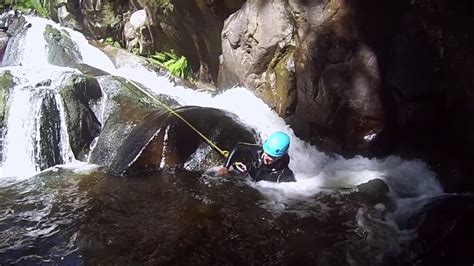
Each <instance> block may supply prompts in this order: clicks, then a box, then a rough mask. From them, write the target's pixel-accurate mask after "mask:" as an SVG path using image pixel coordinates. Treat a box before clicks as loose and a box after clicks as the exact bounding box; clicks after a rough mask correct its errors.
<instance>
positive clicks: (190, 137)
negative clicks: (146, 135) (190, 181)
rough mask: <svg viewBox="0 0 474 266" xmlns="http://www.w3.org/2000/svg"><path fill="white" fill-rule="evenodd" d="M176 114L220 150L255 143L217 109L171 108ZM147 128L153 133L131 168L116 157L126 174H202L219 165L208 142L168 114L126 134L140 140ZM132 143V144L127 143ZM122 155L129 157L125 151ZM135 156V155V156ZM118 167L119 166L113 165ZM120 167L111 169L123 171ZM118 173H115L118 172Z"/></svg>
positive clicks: (249, 133) (220, 159)
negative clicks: (172, 171) (181, 170)
mask: <svg viewBox="0 0 474 266" xmlns="http://www.w3.org/2000/svg"><path fill="white" fill-rule="evenodd" d="M175 111H176V112H177V113H179V115H181V116H182V117H183V118H185V119H186V121H188V122H189V123H190V124H191V125H193V126H194V127H195V128H197V129H198V130H199V132H201V133H202V134H203V135H204V136H206V137H207V138H209V139H210V140H211V141H212V142H213V143H214V144H215V145H217V146H218V147H220V148H221V149H225V150H228V151H231V150H232V148H233V147H234V145H235V144H236V143H237V142H239V141H243V142H248V143H256V141H257V140H256V138H255V133H254V132H253V131H252V130H250V129H248V128H246V127H245V126H244V125H242V124H240V123H239V122H237V121H236V120H235V117H233V116H232V115H230V114H228V113H226V112H224V111H222V110H218V109H213V108H202V107H180V108H177V109H175ZM147 128H148V129H149V128H154V130H155V131H150V133H152V134H154V135H153V137H152V139H151V140H150V141H149V143H147V144H146V147H143V152H142V153H141V154H140V157H139V158H133V160H136V161H135V162H134V163H133V164H132V165H131V164H130V163H128V164H127V163H124V162H123V159H124V157H123V158H120V160H122V162H121V163H120V164H121V165H124V166H127V167H128V166H129V165H131V167H130V169H128V170H127V172H128V173H134V172H143V171H156V170H163V169H165V170H166V169H177V168H185V169H186V170H190V171H204V170H207V169H209V168H210V167H212V166H216V165H222V164H223V163H224V158H223V157H222V156H221V154H219V152H218V151H217V150H214V149H213V147H211V146H210V144H209V143H207V142H206V141H204V140H203V138H202V137H201V136H199V135H198V133H196V132H195V131H193V129H191V128H190V127H189V125H187V124H185V123H184V122H183V121H182V120H180V119H179V118H178V117H176V116H174V115H170V114H169V113H168V112H167V113H166V114H165V116H164V115H163V113H157V114H154V115H153V116H150V118H147V119H146V121H144V123H142V124H141V125H139V126H138V127H137V128H136V129H138V130H137V131H135V130H134V132H132V134H131V135H130V136H131V137H133V139H137V138H141V137H140V135H142V134H141V133H140V132H143V131H144V130H146V129H147ZM128 142H130V143H135V141H130V140H128ZM125 150H126V152H125V151H124V152H123V154H130V152H129V151H128V150H130V148H128V149H125ZM137 155H138V154H137ZM117 165H119V164H117ZM123 168H124V167H122V168H120V167H115V168H114V169H119V170H120V171H123V170H121V169H123ZM120 171H119V172H120Z"/></svg>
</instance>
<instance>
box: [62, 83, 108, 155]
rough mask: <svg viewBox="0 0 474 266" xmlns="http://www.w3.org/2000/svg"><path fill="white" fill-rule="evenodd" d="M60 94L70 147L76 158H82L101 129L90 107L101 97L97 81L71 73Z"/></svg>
mask: <svg viewBox="0 0 474 266" xmlns="http://www.w3.org/2000/svg"><path fill="white" fill-rule="evenodd" d="M60 94H61V97H62V99H63V103H64V107H65V109H66V123H67V128H68V133H69V143H70V145H71V149H72V151H73V153H74V155H75V157H76V158H77V159H79V160H81V159H84V158H85V155H86V154H88V152H89V147H90V144H91V143H92V141H93V140H94V138H96V137H97V136H98V135H99V133H100V129H101V124H100V122H99V120H98V118H97V116H96V114H95V113H94V111H93V110H92V108H91V104H93V103H95V102H97V101H99V100H100V99H101V97H102V92H101V89H100V86H99V83H98V82H97V80H96V79H94V78H91V77H87V76H83V75H77V74H73V75H71V76H69V77H68V78H66V79H65V80H64V82H63V83H62V85H61V88H60Z"/></svg>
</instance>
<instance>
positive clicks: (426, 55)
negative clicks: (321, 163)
mask: <svg viewBox="0 0 474 266" xmlns="http://www.w3.org/2000/svg"><path fill="white" fill-rule="evenodd" d="M472 17H473V16H472V4H471V3H470V2H469V1H458V2H456V3H451V2H449V1H441V0H440V1H394V0H393V1H389V2H388V3H387V2H384V3H381V2H378V1H375V0H373V1H363V2H361V1H353V0H318V1H303V0H287V1H274V2H269V1H263V0H249V1H247V4H246V5H244V7H243V8H242V9H241V10H239V11H238V12H237V13H235V14H233V15H232V16H230V17H229V18H228V19H227V20H226V22H225V26H224V29H223V32H222V51H223V55H222V65H221V70H220V76H219V77H220V82H221V83H220V84H222V85H233V84H241V85H244V86H247V87H249V88H251V89H253V90H255V91H256V92H257V93H258V94H259V95H260V96H261V97H262V98H263V99H264V100H265V101H266V102H267V103H268V104H269V105H270V106H272V107H274V108H275V110H276V111H277V112H278V113H279V114H280V115H282V116H290V118H291V119H290V121H291V123H292V126H293V128H294V129H295V131H296V133H297V135H299V136H300V137H302V138H304V139H308V140H311V141H312V142H313V143H316V144H318V147H320V148H321V149H323V150H329V151H335V152H340V153H343V154H346V155H353V154H356V153H359V154H367V155H378V154H387V153H390V152H394V148H396V147H395V145H396V144H399V143H405V144H408V145H410V146H420V145H426V146H427V145H432V144H433V142H435V143H439V142H443V141H445V140H446V139H447V138H446V136H451V137H452V136H453V133H454V135H455V136H458V137H460V138H458V139H460V140H461V142H465V141H467V142H469V143H472V140H473V138H472V135H473V133H472V132H473V126H472V125H474V123H472V116H471V114H472V113H473V112H472V106H474V105H472V100H473V99H472V97H471V96H472V93H471V91H472V88H473V86H472V85H473V80H472V77H473V75H472V74H473V73H472V71H473V70H472V69H473V68H472V67H471V66H472V62H473V60H472V56H473V55H472V54H473V52H472V51H471V50H472V49H469V48H467V47H472V39H473V37H472V36H473V31H474V29H473V28H472V27H468V26H466V25H472V21H473V18H472ZM462 36H464V37H462ZM282 70H283V72H282ZM469 77H471V78H469ZM279 82H280V84H279ZM282 83H283V84H282ZM281 91H283V93H281ZM275 95H279V97H272V96H275ZM295 95H297V96H296V100H295V99H294V97H295ZM461 114H467V119H468V121H469V122H468V123H462V122H461V121H466V120H464V118H462V119H461V118H460V117H462V116H461ZM452 117H459V118H460V119H452ZM450 126H452V128H454V129H455V131H454V132H447V131H448V130H446V129H447V128H450ZM450 142H451V141H450ZM471 147H472V146H471ZM471 150H472V149H471Z"/></svg>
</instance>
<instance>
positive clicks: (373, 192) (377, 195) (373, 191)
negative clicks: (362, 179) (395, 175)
mask: <svg viewBox="0 0 474 266" xmlns="http://www.w3.org/2000/svg"><path fill="white" fill-rule="evenodd" d="M389 192H390V189H389V187H388V186H387V184H386V183H385V182H384V181H383V180H382V179H378V178H376V179H373V180H370V181H369V182H366V183H363V184H360V185H358V186H357V192H356V193H355V194H356V195H357V196H358V197H360V198H362V199H363V200H365V201H367V202H369V203H371V204H377V203H384V202H386V201H387V200H388V197H387V194H388V193H389Z"/></svg>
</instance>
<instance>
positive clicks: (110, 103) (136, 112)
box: [90, 76, 177, 167]
mask: <svg viewBox="0 0 474 266" xmlns="http://www.w3.org/2000/svg"><path fill="white" fill-rule="evenodd" d="M97 80H98V82H99V84H100V86H101V88H102V90H103V92H104V93H105V94H106V95H107V101H106V102H105V106H103V107H102V108H104V111H103V114H102V115H101V116H100V117H101V118H99V121H101V124H102V130H101V133H100V135H99V137H98V139H97V145H96V147H95V148H94V150H93V151H92V153H91V158H90V162H91V163H94V164H99V165H103V166H105V167H110V166H111V164H112V162H113V160H116V159H117V154H118V150H119V148H120V146H122V145H124V143H126V142H125V140H126V139H127V137H128V136H129V135H130V133H131V132H132V130H133V129H134V128H135V127H136V126H137V125H139V124H141V123H142V122H143V120H144V118H145V117H147V115H149V114H151V113H153V112H156V111H157V110H161V109H162V106H161V105H160V104H159V103H158V102H157V101H156V100H155V99H154V98H150V96H149V95H147V94H145V93H144V92H143V91H142V90H140V89H139V88H138V87H136V86H137V85H138V84H135V83H133V84H132V83H131V82H130V81H127V80H125V79H123V78H119V77H114V76H102V77H99V78H97ZM157 97H159V99H160V101H162V102H164V103H166V104H167V105H168V106H170V107H174V106H176V105H177V102H176V101H174V100H173V99H171V98H170V97H167V96H157ZM154 133H155V132H153V134H154ZM153 134H152V135H153ZM152 135H151V136H152ZM151 136H150V137H151ZM141 141H144V142H145V144H146V142H147V141H149V139H142V140H141ZM145 144H143V146H144V145H145ZM130 145H133V143H132V144H130ZM137 146H140V145H137ZM140 148H141V147H140Z"/></svg>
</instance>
